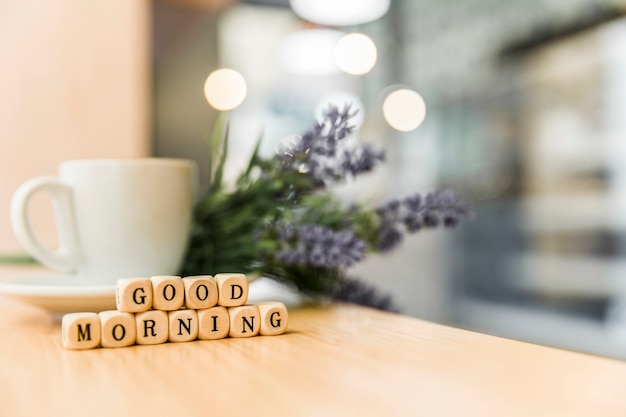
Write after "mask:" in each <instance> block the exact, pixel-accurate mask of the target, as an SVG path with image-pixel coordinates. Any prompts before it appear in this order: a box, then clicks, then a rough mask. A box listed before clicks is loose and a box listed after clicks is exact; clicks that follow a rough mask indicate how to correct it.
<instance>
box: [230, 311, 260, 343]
mask: <svg viewBox="0 0 626 417" xmlns="http://www.w3.org/2000/svg"><path fill="white" fill-rule="evenodd" d="M228 315H229V316H230V330H229V332H228V335H229V336H230V337H251V336H256V335H257V334H259V330H260V328H261V317H260V314H259V309H258V308H257V306H255V305H245V306H240V307H230V308H229V309H228Z"/></svg>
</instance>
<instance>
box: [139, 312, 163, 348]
mask: <svg viewBox="0 0 626 417" xmlns="http://www.w3.org/2000/svg"><path fill="white" fill-rule="evenodd" d="M135 322H136V324H137V341H136V343H137V344H138V345H158V344H159V343H165V342H167V338H168V337H169V331H168V329H169V325H168V318H167V311H161V310H150V311H144V312H143V313H137V314H135Z"/></svg>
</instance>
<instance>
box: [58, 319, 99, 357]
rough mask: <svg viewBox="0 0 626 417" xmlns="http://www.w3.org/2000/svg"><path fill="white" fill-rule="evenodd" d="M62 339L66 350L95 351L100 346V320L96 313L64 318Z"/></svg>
mask: <svg viewBox="0 0 626 417" xmlns="http://www.w3.org/2000/svg"><path fill="white" fill-rule="evenodd" d="M61 337H62V339H63V347H65V348H66V349H93V348H96V347H98V346H99V345H100V319H99V318H98V315H97V314H96V313H70V314H66V315H64V316H63V320H62V322H61Z"/></svg>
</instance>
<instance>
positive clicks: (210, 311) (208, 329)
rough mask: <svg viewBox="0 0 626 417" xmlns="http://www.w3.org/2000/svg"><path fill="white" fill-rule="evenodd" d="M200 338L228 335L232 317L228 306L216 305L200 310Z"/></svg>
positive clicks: (208, 338)
mask: <svg viewBox="0 0 626 417" xmlns="http://www.w3.org/2000/svg"><path fill="white" fill-rule="evenodd" d="M198 324H199V326H200V327H199V329H198V339H202V340H215V339H223V338H225V337H226V336H228V330H229V329H230V317H229V316H228V310H227V309H226V307H221V306H215V307H211V308H207V309H205V310H198Z"/></svg>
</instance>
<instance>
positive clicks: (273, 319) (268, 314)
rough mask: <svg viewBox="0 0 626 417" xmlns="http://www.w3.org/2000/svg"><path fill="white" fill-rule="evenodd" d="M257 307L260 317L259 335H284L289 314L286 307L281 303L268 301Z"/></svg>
mask: <svg viewBox="0 0 626 417" xmlns="http://www.w3.org/2000/svg"><path fill="white" fill-rule="evenodd" d="M257 307H258V309H259V313H260V315H261V330H260V331H259V334H260V335H262V336H276V335H279V334H282V333H285V331H286V330H287V324H288V322H289V313H287V307H285V305H284V304H283V303H279V302H276V301H270V302H266V303H260V304H257Z"/></svg>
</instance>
